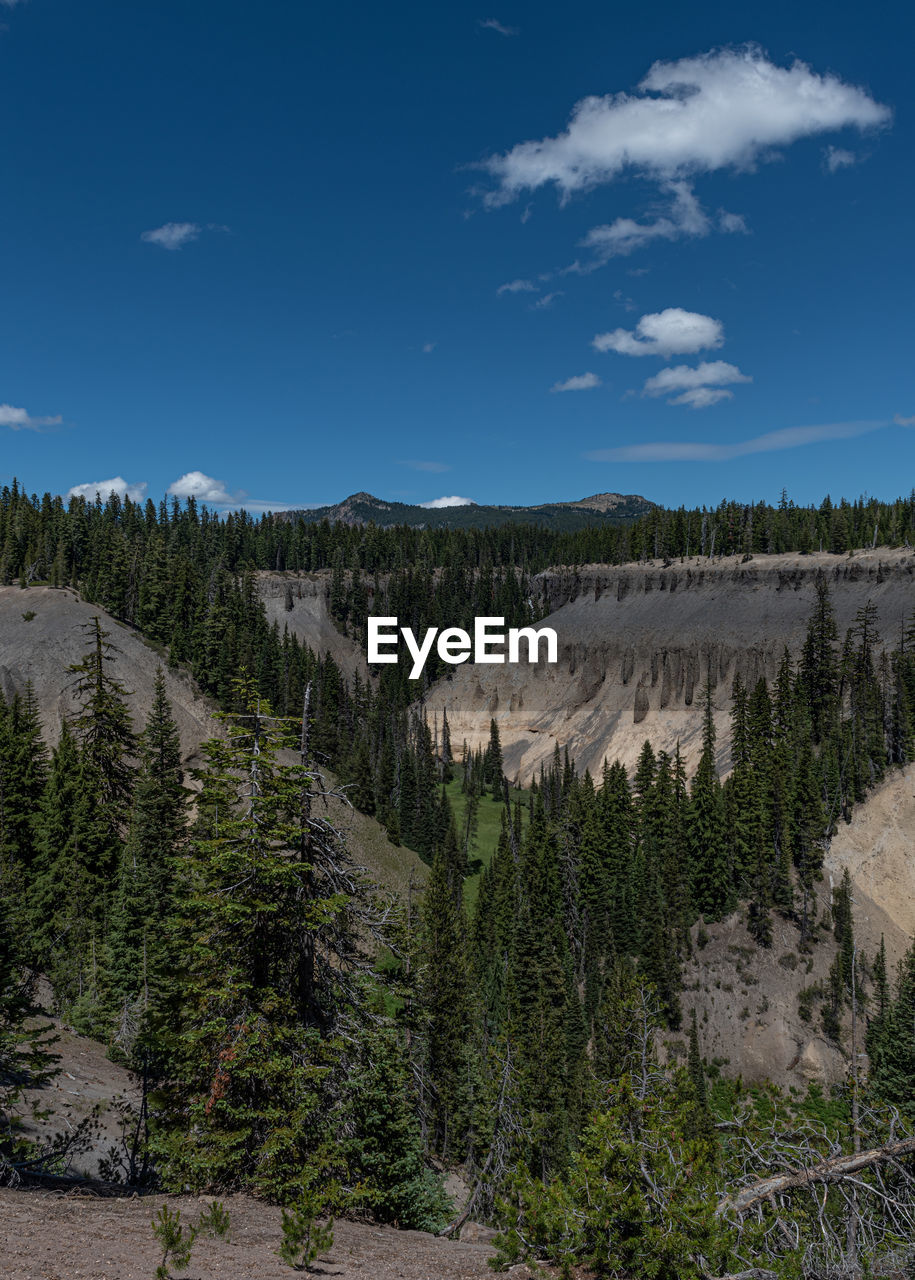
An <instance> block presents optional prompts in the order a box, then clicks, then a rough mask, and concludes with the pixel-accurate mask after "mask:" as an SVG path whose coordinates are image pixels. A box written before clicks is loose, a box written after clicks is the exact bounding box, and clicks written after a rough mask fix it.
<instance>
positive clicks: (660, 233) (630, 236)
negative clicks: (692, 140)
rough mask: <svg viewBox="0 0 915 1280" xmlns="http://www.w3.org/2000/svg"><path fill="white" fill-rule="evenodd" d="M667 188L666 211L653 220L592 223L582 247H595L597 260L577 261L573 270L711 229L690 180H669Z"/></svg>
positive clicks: (586, 267) (591, 268)
mask: <svg viewBox="0 0 915 1280" xmlns="http://www.w3.org/2000/svg"><path fill="white" fill-rule="evenodd" d="M664 190H665V191H666V192H667V193H668V194H669V195H670V196H671V197H672V199H671V203H670V206H669V208H668V210H667V212H666V213H665V214H662V215H661V216H659V217H657V218H655V219H654V221H653V222H636V220H635V219H634V218H617V219H616V220H615V221H614V222H611V223H608V224H606V225H605V226H601V227H592V228H591V230H590V231H589V232H588V234H587V235H586V236H585V238H584V240H582V241H581V244H582V247H583V248H585V249H592V250H593V251H594V254H595V259H596V260H595V262H594V263H588V264H586V265H585V266H582V265H581V264H580V263H574V264H573V266H572V267H571V268H570V270H573V271H576V272H579V273H581V274H586V273H587V272H588V271H593V270H594V267H595V266H601V265H602V264H603V263H605V262H609V260H610V259H611V258H621V257H625V256H626V255H627V254H630V253H632V252H634V250H636V249H642V248H644V246H645V245H646V244H650V243H651V241H652V240H679V239H680V237H681V236H705V235H708V233H709V231H710V230H711V223H710V222H709V219H708V216H707V214H706V213H705V211H704V210H703V209H702V207H701V205H700V204H699V201H698V200H697V199H696V197H695V195H694V194H693V189H692V187H691V186H690V184H689V183H688V182H668V183H665V184H664Z"/></svg>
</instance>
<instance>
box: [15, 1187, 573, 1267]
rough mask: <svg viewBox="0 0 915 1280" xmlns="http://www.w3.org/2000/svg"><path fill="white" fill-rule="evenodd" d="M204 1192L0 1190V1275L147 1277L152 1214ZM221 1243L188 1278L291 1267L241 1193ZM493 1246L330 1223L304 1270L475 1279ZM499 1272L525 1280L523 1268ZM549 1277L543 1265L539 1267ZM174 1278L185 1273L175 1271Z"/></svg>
mask: <svg viewBox="0 0 915 1280" xmlns="http://www.w3.org/2000/svg"><path fill="white" fill-rule="evenodd" d="M211 1201H212V1197H201V1198H200V1199H195V1198H193V1197H191V1196H177V1197H171V1196H169V1197H166V1196H148V1197H143V1198H129V1199H96V1198H91V1197H87V1196H85V1195H82V1196H80V1195H69V1196H60V1195H53V1194H49V1193H46V1192H41V1191H32V1190H29V1191H10V1190H7V1189H0V1275H2V1276H3V1280H150V1277H151V1276H152V1275H153V1274H154V1273H155V1269H156V1267H157V1266H158V1264H159V1263H160V1262H161V1261H162V1253H161V1250H159V1249H158V1248H157V1245H156V1241H155V1239H154V1237H153V1233H152V1228H151V1220H152V1218H153V1217H154V1216H155V1214H156V1213H157V1212H158V1210H159V1207H160V1206H161V1205H163V1204H168V1205H169V1207H170V1208H171V1209H173V1210H174V1209H178V1210H180V1212H181V1218H182V1223H185V1222H186V1223H195V1222H196V1221H197V1219H198V1217H199V1215H200V1212H201V1210H204V1209H207V1208H208V1207H209V1204H210V1203H211ZM223 1203H224V1204H225V1206H226V1208H227V1209H228V1212H229V1217H230V1220H231V1226H230V1234H229V1239H228V1240H213V1239H206V1238H203V1237H201V1238H200V1239H199V1240H198V1241H197V1243H196V1244H195V1245H194V1249H193V1253H192V1255H191V1265H190V1267H189V1269H188V1271H187V1273H186V1275H187V1278H188V1280H285V1278H286V1277H291V1276H292V1275H294V1274H296V1273H294V1272H293V1271H292V1270H291V1269H290V1268H289V1267H288V1266H286V1264H285V1263H283V1262H281V1261H280V1259H279V1258H278V1257H277V1256H276V1252H275V1250H276V1249H277V1247H278V1245H279V1243H280V1241H281V1240H282V1234H283V1233H282V1227H281V1214H280V1210H279V1209H277V1208H275V1207H274V1206H272V1205H266V1204H262V1203H261V1202H259V1201H257V1200H252V1199H250V1198H249V1197H248V1196H241V1195H235V1196H227V1197H226V1198H225V1199H224V1201H223ZM492 1252H493V1250H492V1247H491V1246H490V1245H489V1244H486V1243H483V1242H482V1241H480V1240H476V1241H464V1240H460V1241H450V1240H443V1239H439V1238H437V1237H436V1236H432V1235H428V1234H427V1233H426V1232H423V1231H397V1230H395V1229H394V1228H393V1227H377V1226H372V1225H369V1224H367V1223H361V1222H345V1221H339V1220H338V1221H337V1222H336V1223H335V1224H334V1243H333V1245H332V1246H331V1248H330V1249H328V1251H327V1252H326V1254H324V1255H322V1257H321V1258H320V1259H318V1261H317V1262H315V1263H314V1266H313V1269H312V1272H311V1274H315V1275H322V1276H334V1277H336V1280H484V1277H491V1276H492V1274H493V1273H492V1271H491V1270H490V1268H489V1266H488V1265H487V1259H488V1258H489V1257H491V1256H492ZM506 1274H508V1275H510V1276H513V1277H517V1280H524V1278H525V1277H529V1276H531V1274H532V1273H531V1271H530V1270H529V1269H528V1268H527V1267H525V1266H519V1267H513V1268H512V1269H511V1270H510V1271H509V1272H507V1273H506ZM540 1274H541V1275H543V1274H545V1275H547V1276H549V1275H553V1274H555V1273H554V1272H553V1271H552V1270H551V1269H545V1271H541V1272H540ZM181 1275H182V1277H183V1276H184V1275H185V1272H183V1271H182V1272H181Z"/></svg>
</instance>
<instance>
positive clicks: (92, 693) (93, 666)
mask: <svg viewBox="0 0 915 1280" xmlns="http://www.w3.org/2000/svg"><path fill="white" fill-rule="evenodd" d="M85 630H86V632H87V633H88V635H89V638H90V648H89V650H88V652H87V653H86V655H85V657H84V658H83V660H82V661H81V662H77V663H74V664H73V665H72V666H69V667H68V668H67V670H68V671H70V672H72V673H73V674H74V675H75V676H76V677H77V679H76V683H75V695H76V698H77V700H78V701H79V703H80V711H79V713H78V715H77V716H76V718H75V719H74V721H73V728H74V731H75V733H76V736H77V738H78V739H79V742H80V745H81V747H82V751H83V758H84V759H85V761H86V763H87V765H89V766H90V767H92V768H93V769H94V770H95V773H96V776H97V778H98V788H99V797H100V800H101V803H102V806H103V807H104V810H105V813H106V816H107V819H108V823H109V826H110V829H111V831H112V832H118V833H120V832H122V831H123V830H124V827H125V825H126V822H127V817H128V814H129V812H130V799H131V790H132V786H133V772H132V770H131V766H130V762H131V759H132V758H133V756H134V753H135V750H136V739H135V737H134V733H133V727H132V725H131V720H130V713H129V712H128V710H127V705H126V703H125V702H124V699H125V697H126V696H127V690H126V689H125V688H124V686H123V685H122V684H121V683H120V681H118V680H116V679H115V678H114V677H113V676H111V675H109V673H108V668H109V665H110V663H111V662H112V661H113V660H114V654H115V653H116V652H117V650H116V649H115V647H114V645H112V644H109V643H108V636H109V632H107V631H103V630H102V625H101V622H100V621H99V618H98V617H97V616H96V617H94V618H93V619H92V621H91V622H90V623H88V624H87V625H86V627H85Z"/></svg>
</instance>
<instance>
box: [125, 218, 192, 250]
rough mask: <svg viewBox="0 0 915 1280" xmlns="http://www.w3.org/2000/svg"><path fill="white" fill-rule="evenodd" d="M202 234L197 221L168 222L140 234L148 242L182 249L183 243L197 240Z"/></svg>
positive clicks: (171, 248) (164, 247) (165, 247)
mask: <svg viewBox="0 0 915 1280" xmlns="http://www.w3.org/2000/svg"><path fill="white" fill-rule="evenodd" d="M199 235H200V227H199V225H198V224H197V223H196V222H166V223H165V224H164V226H161V227H156V228H155V230H153V231H144V232H142V233H141V235H140V239H141V240H145V241H146V243H147V244H157V245H159V246H160V247H161V248H163V249H170V250H175V249H180V248H181V246H182V245H185V244H190V242H191V241H192V240H196V239H197V237H198V236H199Z"/></svg>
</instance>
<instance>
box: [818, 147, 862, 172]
mask: <svg viewBox="0 0 915 1280" xmlns="http://www.w3.org/2000/svg"><path fill="white" fill-rule="evenodd" d="M823 163H824V165H825V166H826V168H827V169H828V170H829V172H830V173H835V172H836V170H837V169H847V168H849V166H851V165H853V164H857V163H858V157H857V156H856V155H855V153H854V151H846V150H845V148H844V147H827V148H826V150H825V151H824V152H823Z"/></svg>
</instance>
